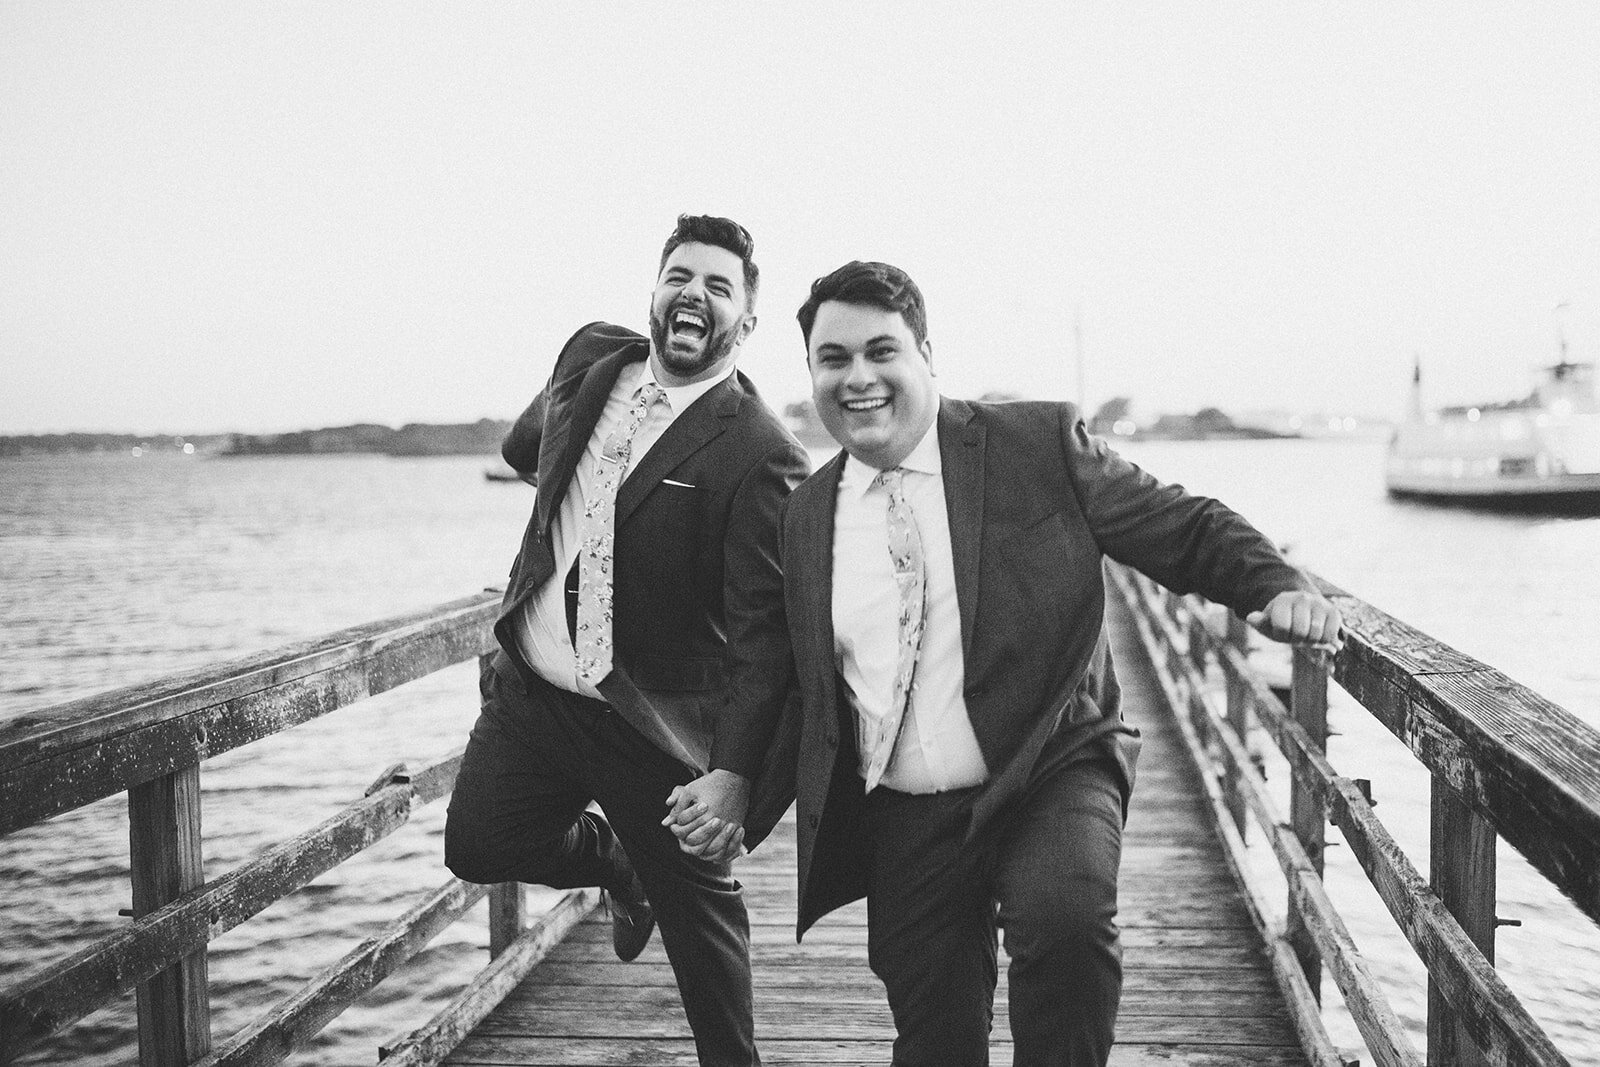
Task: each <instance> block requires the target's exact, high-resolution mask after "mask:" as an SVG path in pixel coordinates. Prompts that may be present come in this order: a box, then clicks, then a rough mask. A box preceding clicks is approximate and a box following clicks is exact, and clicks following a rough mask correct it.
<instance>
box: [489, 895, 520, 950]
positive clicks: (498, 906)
mask: <svg viewBox="0 0 1600 1067" xmlns="http://www.w3.org/2000/svg"><path fill="white" fill-rule="evenodd" d="M527 917H528V903H527V896H526V894H524V893H523V888H522V883H521V882H500V883H497V884H495V885H492V886H490V887H489V958H490V959H495V958H497V957H498V956H499V955H500V953H502V952H504V951H505V950H506V948H507V947H509V946H510V944H511V942H513V941H515V940H516V939H517V935H518V934H520V933H522V927H523V926H524V925H525V924H526V922H527Z"/></svg>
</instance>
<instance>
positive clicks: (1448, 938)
mask: <svg viewBox="0 0 1600 1067" xmlns="http://www.w3.org/2000/svg"><path fill="white" fill-rule="evenodd" d="M1120 584H1121V583H1119V585H1120ZM1124 592H1125V594H1126V593H1128V592H1129V590H1126V589H1125V590H1124ZM1142 606H1143V607H1145V608H1146V609H1147V610H1149V609H1150V608H1151V607H1152V605H1151V604H1150V603H1149V602H1146V603H1145V604H1143V605H1142ZM1175 632H1176V628H1175V627H1174V626H1171V625H1167V624H1165V623H1164V624H1163V626H1161V627H1154V626H1152V627H1149V628H1141V635H1142V636H1143V638H1144V639H1145V641H1146V642H1147V643H1148V642H1150V641H1158V640H1164V639H1169V638H1170V636H1171V635H1172V634H1173V633H1175ZM1212 637H1213V646H1212V647H1213V650H1214V651H1215V652H1216V653H1217V655H1218V656H1219V658H1220V659H1221V661H1222V663H1223V666H1224V669H1225V671H1226V672H1227V674H1228V677H1229V679H1230V682H1231V681H1234V680H1237V681H1239V682H1241V683H1245V684H1251V685H1253V686H1254V699H1255V701H1256V703H1257V710H1258V712H1259V713H1260V719H1261V722H1262V724H1263V725H1264V726H1265V727H1266V728H1267V729H1268V732H1269V733H1270V734H1271V735H1272V736H1273V738H1274V740H1275V741H1276V743H1277V745H1278V747H1279V748H1280V749H1281V750H1282V751H1283V753H1284V755H1285V757H1286V758H1288V759H1289V761H1290V764H1291V768H1292V770H1293V772H1294V774H1295V775H1296V777H1297V778H1303V779H1304V780H1305V782H1306V784H1307V785H1308V786H1309V787H1310V788H1311V789H1312V791H1313V792H1315V793H1316V794H1317V795H1319V796H1322V797H1324V798H1325V801H1326V805H1327V812H1328V815H1329V817H1330V818H1331V819H1332V820H1333V822H1334V824H1335V825H1337V826H1338V827H1339V828H1340V830H1341V831H1342V832H1343V833H1344V836H1345V840H1346V843H1347V844H1349V846H1350V848H1351V852H1352V855H1353V856H1354V857H1355V858H1356V860H1357V861H1358V862H1359V863H1360V864H1361V866H1362V868H1363V869H1364V870H1365V872H1366V874H1367V877H1368V879H1369V881H1371V882H1372V884H1373V886H1374V888H1375V889H1376V890H1377V891H1378V895H1379V898H1380V899H1382V900H1383V901H1384V904H1385V906H1386V907H1388V909H1389V911H1390V914H1391V915H1392V916H1393V917H1394V919H1395V921H1396V923H1397V924H1398V926H1399V927H1400V930H1401V932H1402V933H1403V934H1405V936H1406V938H1407V940H1408V941H1410V943H1411V944H1412V946H1413V948H1414V949H1415V950H1416V952H1417V954H1418V957H1419V958H1420V959H1421V960H1422V961H1423V963H1424V965H1425V966H1426V967H1427V970H1428V973H1429V976H1430V985H1432V986H1436V987H1437V989H1438V991H1439V993H1440V994H1441V995H1442V996H1443V998H1444V999H1445V1000H1446V1002H1447V1003H1448V1004H1449V1005H1450V1006H1451V1007H1452V1009H1453V1012H1454V1014H1456V1015H1458V1016H1459V1017H1460V1019H1461V1033H1462V1036H1463V1037H1465V1038H1467V1039H1468V1040H1469V1042H1470V1046H1469V1047H1467V1048H1466V1049H1465V1050H1464V1053H1462V1052H1460V1051H1459V1050H1456V1051H1451V1052H1450V1054H1449V1055H1448V1056H1445V1057H1444V1058H1439V1057H1438V1056H1436V1055H1435V1053H1440V1054H1441V1055H1442V1050H1439V1049H1431V1050H1430V1057H1429V1059H1430V1062H1450V1063H1454V1062H1456V1061H1457V1060H1458V1059H1460V1060H1462V1061H1463V1062H1465V1061H1466V1060H1467V1058H1469V1057H1471V1056H1473V1055H1476V1054H1478V1053H1479V1051H1480V1050H1481V1052H1482V1055H1483V1058H1484V1059H1485V1060H1486V1061H1487V1062H1489V1063H1494V1064H1518V1065H1521V1064H1538V1065H1563V1064H1566V1063H1567V1062H1568V1061H1567V1060H1566V1059H1565V1058H1564V1057H1563V1055H1562V1053H1561V1052H1560V1051H1559V1050H1557V1049H1556V1048H1555V1046H1554V1045H1553V1044H1552V1043H1551V1042H1550V1039H1549V1038H1548V1036H1546V1035H1545V1033H1544V1031H1543V1030H1542V1028H1540V1027H1539V1025H1538V1023H1536V1022H1535V1021H1534V1020H1533V1018H1532V1016H1531V1015H1529V1014H1528V1012H1527V1009H1526V1008H1524V1007H1523V1006H1522V1004H1521V1002H1520V1001H1519V1000H1518V999H1517V997H1516V996H1515V995H1514V994H1513V993H1512V992H1511V991H1510V989H1508V988H1507V987H1506V986H1505V983H1504V982H1503V981H1502V980H1501V978H1500V976H1499V974H1498V973H1497V972H1496V971H1495V969H1494V967H1493V966H1492V960H1491V959H1486V958H1485V954H1484V953H1483V952H1482V951H1481V950H1480V947H1479V945H1478V944H1476V943H1475V939H1474V938H1471V937H1469V936H1468V934H1467V933H1466V931H1464V930H1463V928H1462V925H1461V923H1459V922H1458V921H1457V919H1456V917H1455V916H1454V915H1452V914H1451V912H1450V910H1449V909H1447V908H1446V907H1445V905H1444V903H1443V902H1442V901H1441V900H1440V898H1439V896H1438V895H1437V894H1436V893H1435V892H1434V890H1433V888H1432V887H1430V886H1429V885H1428V883H1427V881H1426V880H1424V879H1423V878H1422V877H1421V876H1420V875H1419V874H1418V873H1417V871H1416V869H1415V867H1413V866H1412V864H1411V861H1410V860H1409V859H1408V858H1407V857H1406V855H1405V853H1404V852H1403V851H1401V849H1400V847H1399V846H1398V845H1397V844H1396V843H1395V842H1394V840H1393V839H1392V838H1391V837H1390V835H1389V833H1388V831H1387V829H1385V828H1384V826H1383V824H1382V823H1381V822H1379V821H1378V819H1377V816H1376V815H1375V814H1374V813H1373V811H1372V808H1371V805H1370V803H1369V802H1368V800H1367V798H1366V796H1365V794H1364V793H1363V791H1362V789H1361V788H1360V787H1359V786H1358V785H1357V784H1356V783H1355V782H1354V781H1352V780H1351V779H1348V778H1344V777H1342V776H1340V775H1338V774H1337V773H1336V771H1335V770H1334V768H1333V765H1332V764H1331V763H1330V762H1329V761H1328V760H1327V758H1326V757H1325V756H1324V755H1323V754H1322V753H1321V752H1318V751H1316V750H1315V748H1314V746H1312V745H1311V744H1310V741H1309V738H1308V737H1307V736H1306V735H1305V732H1304V730H1303V729H1302V728H1301V727H1300V725H1299V724H1298V723H1296V722H1295V721H1294V720H1293V719H1292V718H1290V717H1289V716H1288V715H1287V714H1286V713H1285V711H1284V709H1283V707H1282V705H1281V704H1280V703H1278V701H1277V700H1276V698H1274V697H1272V696H1271V694H1270V692H1268V691H1266V687H1265V686H1264V685H1263V684H1261V683H1260V681H1259V680H1258V679H1255V678H1254V677H1253V675H1251V673H1250V672H1249V669H1248V665H1247V663H1246V662H1245V660H1244V657H1243V656H1242V655H1241V654H1238V653H1237V650H1236V649H1234V648H1232V647H1230V646H1229V645H1228V644H1227V643H1226V642H1224V641H1221V640H1218V639H1216V635H1215V634H1214V633H1213V635H1212ZM1152 662H1153V663H1155V662H1159V661H1157V660H1155V659H1154V657H1152ZM1158 677H1159V672H1158ZM1168 695H1169V699H1171V693H1170V692H1169V694H1168ZM1181 722H1182V717H1181V716H1180V724H1181ZM1224 726H1225V724H1224V723H1223V722H1222V721H1221V719H1220V717H1218V721H1217V722H1216V723H1214V724H1213V730H1214V736H1215V737H1216V738H1217V739H1219V740H1220V741H1221V742H1222V745H1223V749H1222V752H1223V755H1224V756H1225V757H1226V758H1227V760H1228V761H1229V762H1230V764H1231V767H1232V768H1233V771H1232V773H1231V774H1230V777H1237V778H1238V779H1239V781H1240V785H1241V792H1242V793H1243V794H1244V795H1245V796H1246V797H1247V798H1248V799H1249V800H1250V802H1251V808H1252V811H1253V813H1254V814H1255V815H1256V817H1257V821H1258V822H1259V823H1260V824H1261V826H1262V828H1263V830H1264V831H1266V833H1267V837H1268V840H1269V843H1271V844H1273V846H1274V848H1275V849H1277V850H1279V859H1280V864H1285V863H1286V859H1285V857H1286V856H1288V857H1290V859H1292V853H1293V851H1294V850H1293V846H1292V844H1290V842H1289V840H1288V839H1287V835H1285V834H1283V833H1282V831H1281V828H1280V827H1279V825H1278V819H1277V816H1276V815H1275V813H1274V811H1275V809H1274V808H1273V807H1272V805H1271V804H1270V802H1269V801H1268V800H1267V794H1266V792H1265V782H1264V781H1260V780H1259V776H1258V775H1256V774H1254V773H1251V774H1248V775H1247V774H1244V773H1242V771H1243V769H1244V768H1245V767H1249V768H1251V770H1252V772H1253V771H1254V761H1253V759H1251V757H1250V754H1249V753H1248V751H1247V749H1246V747H1245V745H1244V743H1243V741H1242V740H1241V739H1240V737H1239V736H1238V735H1237V734H1236V733H1234V732H1233V731H1232V730H1231V729H1225V728H1224ZM1445 836H1446V837H1449V836H1451V835H1445ZM1475 855H1476V856H1477V859H1476V860H1475V861H1474V862H1480V863H1481V859H1482V850H1481V849H1480V850H1478V851H1477V852H1476V853H1475ZM1451 862H1452V863H1453V862H1454V858H1452V861H1451ZM1286 871H1287V867H1286ZM1469 880H1471V881H1473V882H1474V883H1476V882H1477V881H1479V880H1481V879H1480V877H1479V876H1471V877H1470V878H1469ZM1477 892H1479V893H1481V889H1479V890H1477ZM1328 907H1329V908H1331V907H1332V905H1331V903H1330V904H1329V905H1328ZM1479 911H1480V912H1483V911H1484V909H1483V908H1480V909H1479ZM1492 912H1493V908H1492V904H1491V905H1490V906H1489V907H1488V908H1487V914H1488V915H1489V916H1490V920H1491V921H1492ZM1479 919H1480V922H1481V920H1482V916H1481V915H1480V916H1479ZM1324 951H1326V948H1324ZM1340 986H1341V990H1343V989H1344V983H1343V982H1340ZM1349 997H1350V994H1349V992H1348V991H1346V998H1347V1001H1348V1000H1349ZM1353 1008H1354V1006H1353V1005H1352V1009H1353ZM1352 1014H1355V1012H1354V1010H1352ZM1358 1021H1359V1019H1358ZM1363 1034H1364V1035H1365V1028H1363ZM1369 1040H1370V1039H1369ZM1375 1054H1376V1052H1375Z"/></svg>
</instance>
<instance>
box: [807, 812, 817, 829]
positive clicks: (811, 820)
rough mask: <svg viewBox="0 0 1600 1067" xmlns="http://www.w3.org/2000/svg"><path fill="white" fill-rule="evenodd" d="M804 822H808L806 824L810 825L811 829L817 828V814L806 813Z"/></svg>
mask: <svg viewBox="0 0 1600 1067" xmlns="http://www.w3.org/2000/svg"><path fill="white" fill-rule="evenodd" d="M806 823H807V824H808V825H809V826H810V827H811V828H812V829H813V830H815V829H816V828H817V816H816V814H815V813H813V814H811V815H807V816H806Z"/></svg>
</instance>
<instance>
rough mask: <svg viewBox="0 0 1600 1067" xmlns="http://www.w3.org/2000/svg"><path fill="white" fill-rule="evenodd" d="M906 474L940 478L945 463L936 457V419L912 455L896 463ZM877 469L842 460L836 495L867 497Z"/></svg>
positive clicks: (937, 431)
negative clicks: (842, 468)
mask: <svg viewBox="0 0 1600 1067" xmlns="http://www.w3.org/2000/svg"><path fill="white" fill-rule="evenodd" d="M898 465H899V466H901V467H904V468H905V469H906V470H908V471H916V472H917V473H918V474H932V475H935V476H937V475H939V474H942V473H944V461H943V459H942V458H941V457H940V455H939V420H938V419H937V418H936V419H934V420H933V425H931V426H929V427H928V432H927V433H925V434H923V435H922V440H920V441H918V442H917V444H916V447H914V448H913V449H912V450H911V453H910V454H909V455H907V456H906V458H905V459H902V460H901V461H900V463H899V464H898ZM879 473H880V472H879V470H878V468H877V467H874V466H872V465H871V464H868V463H863V462H861V461H860V460H859V459H857V458H856V457H854V456H850V455H847V456H845V458H844V471H843V472H842V473H841V474H840V475H839V492H840V493H841V494H850V495H852V496H853V497H855V498H857V499H859V498H861V497H864V496H866V495H867V490H869V489H871V488H872V485H873V482H874V480H875V479H876V478H877V477H878V474H879Z"/></svg>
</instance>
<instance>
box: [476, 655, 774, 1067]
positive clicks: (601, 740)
mask: <svg viewBox="0 0 1600 1067" xmlns="http://www.w3.org/2000/svg"><path fill="white" fill-rule="evenodd" d="M495 660H496V661H498V662H500V663H501V669H498V670H497V669H495V668H494V667H493V666H491V665H490V664H489V663H487V662H486V663H485V666H484V668H483V674H482V677H481V679H480V689H481V692H482V698H483V700H482V708H481V711H480V714H479V716H478V721H477V723H476V724H475V725H474V726H473V728H472V736H471V738H470V739H469V740H468V742H467V750H466V754H465V755H464V756H463V758H462V761H461V770H460V773H459V775H458V776H457V778H456V786H455V792H454V794H453V795H452V796H451V799H450V812H449V816H448V818H447V820H446V826H445V863H446V865H447V866H448V867H449V868H450V869H451V870H452V871H453V872H455V874H456V875H457V876H458V877H460V878H462V879H464V880H466V881H469V882H483V883H494V882H509V881H518V882H531V883H537V884H540V885H547V886H550V887H552V888H556V889H567V888H573V887H577V886H601V887H604V888H606V889H615V888H617V885H616V882H617V880H618V879H617V868H616V857H615V853H616V850H617V847H618V844H619V843H620V845H621V847H622V849H623V850H624V851H625V852H626V854H627V858H628V860H629V861H630V862H631V863H632V864H633V868H634V870H635V871H636V872H637V873H638V876H639V880H640V881H641V882H643V883H644V889H645V893H646V895H648V897H649V898H650V903H651V905H652V906H653V907H654V908H655V914H656V923H657V926H658V927H659V929H660V931H661V940H662V943H663V945H664V946H665V947H666V950H667V957H668V959H670V960H671V961H672V969H673V973H674V974H675V975H676V976H677V980H678V992H679V994H680V995H681V996H682V998H683V1007H684V1012H685V1014H686V1015H687V1017H688V1020H689V1026H690V1028H691V1029H692V1030H693V1031H694V1039H695V1046H696V1049H697V1050H698V1052H699V1056H700V1062H701V1063H702V1064H705V1065H715V1067H750V1065H755V1064H759V1063H760V1062H761V1060H760V1057H759V1055H758V1054H757V1052H756V1047H755V1034H754V1023H753V1020H752V996H751V989H750V923H749V918H748V916H747V914H746V912H745V906H744V899H743V897H742V896H741V895H740V890H739V884H738V883H737V882H736V881H734V879H733V876H732V874H731V871H730V867H729V865H728V864H726V863H720V864H719V863H709V862H707V861H705V860H702V859H699V858H697V857H694V856H689V855H686V854H685V853H684V852H683V851H682V850H681V849H679V847H678V840H677V838H675V837H673V836H672V833H671V831H669V830H667V829H666V828H665V827H663V826H662V825H661V820H662V818H663V817H664V816H665V815H666V811H667V809H666V799H667V794H668V793H670V792H671V791H672V788H673V787H674V786H677V785H682V784H685V783H687V782H688V781H689V780H690V771H689V769H688V768H687V767H685V766H684V765H683V764H681V763H679V762H678V761H677V760H674V759H672V758H671V757H669V756H667V755H666V754H665V753H663V752H662V751H661V750H660V749H658V748H656V747H655V746H654V745H652V744H651V743H650V742H649V741H648V740H646V739H645V738H644V737H643V736H642V735H641V734H640V733H639V732H638V731H637V730H635V729H634V728H633V727H632V726H630V725H628V723H627V722H626V721H625V720H623V718H622V717H621V716H619V715H617V714H616V713H615V712H613V711H611V710H610V708H609V707H608V706H607V705H606V704H605V703H604V702H603V701H599V700H592V699H589V698H588V697H583V696H579V695H578V694H576V693H570V692H567V691H566V690H564V689H560V688H557V687H556V686H553V685H549V684H548V683H545V682H543V681H542V680H537V679H536V680H535V681H534V684H533V686H532V688H531V689H530V688H529V687H528V686H525V685H524V683H523V681H522V678H521V676H520V675H518V674H517V673H516V672H515V671H514V669H513V668H512V667H511V666H510V665H509V663H506V662H504V659H503V656H501V655H497V656H496V657H495ZM590 801H595V802H597V803H598V804H599V806H600V808H601V809H602V811H603V812H604V814H599V813H596V812H594V811H590V810H588V806H589V803H590Z"/></svg>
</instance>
